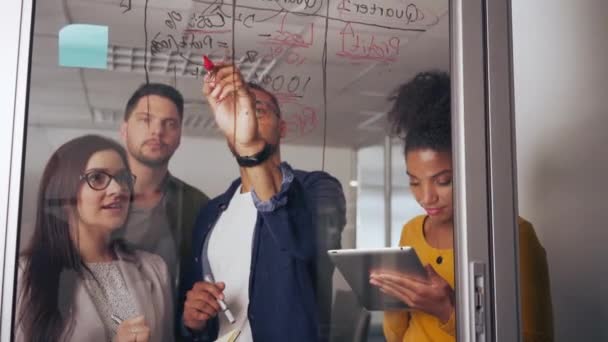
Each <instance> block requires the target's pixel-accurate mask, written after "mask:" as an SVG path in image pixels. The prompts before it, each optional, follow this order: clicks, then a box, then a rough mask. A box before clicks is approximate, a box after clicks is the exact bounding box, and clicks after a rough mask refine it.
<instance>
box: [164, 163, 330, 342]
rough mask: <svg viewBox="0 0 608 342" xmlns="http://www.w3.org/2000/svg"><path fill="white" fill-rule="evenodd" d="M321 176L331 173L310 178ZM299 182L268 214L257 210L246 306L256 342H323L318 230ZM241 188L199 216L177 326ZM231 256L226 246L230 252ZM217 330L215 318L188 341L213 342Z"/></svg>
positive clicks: (216, 200)
mask: <svg viewBox="0 0 608 342" xmlns="http://www.w3.org/2000/svg"><path fill="white" fill-rule="evenodd" d="M321 175H327V174H325V173H319V176H315V175H314V174H313V175H312V176H311V175H310V174H309V175H308V176H311V177H312V179H310V180H311V181H313V182H314V180H315V178H316V177H321ZM298 176H300V177H301V176H303V174H299V175H298ZM327 176H328V177H331V176H329V175H327ZM300 177H294V179H293V181H292V182H291V184H290V185H289V186H288V187H287V188H286V189H283V190H282V191H281V192H280V193H279V194H278V198H275V200H277V201H278V202H283V203H284V205H279V206H278V207H277V208H275V209H274V210H273V211H270V212H263V211H259V210H258V214H257V215H258V216H257V221H256V225H255V229H254V234H253V249H252V256H251V269H250V270H251V271H250V278H249V307H248V317H249V323H250V326H251V332H252V334H253V338H254V340H255V341H264V342H273V341H277V342H279V341H280V342H284V341H295V342H297V341H302V342H315V341H318V340H319V327H318V318H317V307H316V295H315V292H316V290H315V274H316V266H315V259H316V253H317V250H316V229H315V227H314V225H313V219H312V214H311V209H310V201H311V198H310V197H309V196H308V195H307V193H306V192H305V191H304V188H303V186H302V183H301V182H300V181H299V180H298V178H300ZM332 178H333V177H332ZM240 183H241V181H240V179H237V180H236V181H234V182H233V183H232V185H231V186H230V188H228V190H227V191H226V192H225V193H224V194H222V195H220V196H218V197H216V198H214V199H213V200H211V201H210V202H209V203H208V204H207V205H206V206H205V207H204V208H203V209H202V210H201V211H200V213H199V215H198V218H197V221H196V225H195V228H194V231H193V237H192V243H193V245H192V251H193V254H192V260H191V267H190V268H189V272H186V273H185V274H183V275H182V281H181V282H180V284H181V286H180V291H179V297H178V298H179V301H178V310H176V312H177V315H178V317H177V319H178V322H179V325H178V326H183V323H182V321H181V317H182V312H183V305H184V301H185V294H186V293H187V291H188V290H190V289H191V288H192V286H193V285H194V283H196V282H197V281H202V280H203V266H202V260H201V252H202V248H203V243H204V241H205V238H206V237H207V234H208V233H209V231H210V229H211V228H212V227H213V226H214V225H215V224H216V222H217V221H218V219H219V217H220V215H221V214H222V212H223V211H224V210H225V209H226V208H227V207H228V204H229V202H230V200H231V198H232V196H233V194H234V192H235V191H236V189H237V188H238V186H239V185H240ZM338 184H339V183H338ZM285 198H286V201H285ZM229 252H230V251H229V247H227V248H226V253H229ZM218 328H219V324H218V320H217V318H215V319H213V320H210V321H209V322H208V324H207V327H206V329H205V331H204V332H203V333H201V334H192V335H190V334H186V335H187V339H189V340H191V341H214V340H215V339H216V338H217V334H218Z"/></svg>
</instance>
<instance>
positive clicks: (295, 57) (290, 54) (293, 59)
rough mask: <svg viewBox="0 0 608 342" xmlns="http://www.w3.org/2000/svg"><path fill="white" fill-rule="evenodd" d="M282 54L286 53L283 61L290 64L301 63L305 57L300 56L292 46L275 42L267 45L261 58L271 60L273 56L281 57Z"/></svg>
mask: <svg viewBox="0 0 608 342" xmlns="http://www.w3.org/2000/svg"><path fill="white" fill-rule="evenodd" d="M284 54H286V56H285V62H286V63H287V64H290V65H294V66H297V65H302V64H303V63H304V62H305V61H306V57H304V56H302V55H301V54H300V53H298V52H297V51H294V50H293V49H292V48H289V47H285V46H282V45H275V44H273V45H269V46H268V50H267V53H266V54H265V55H263V57H262V58H263V59H265V60H268V61H271V60H273V59H275V58H278V59H280V58H282V57H283V55H284Z"/></svg>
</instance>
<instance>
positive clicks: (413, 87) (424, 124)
mask: <svg viewBox="0 0 608 342" xmlns="http://www.w3.org/2000/svg"><path fill="white" fill-rule="evenodd" d="M389 100H391V101H394V104H393V107H392V108H391V110H390V111H389V113H388V121H389V123H390V130H391V133H392V134H394V135H398V136H400V137H402V138H403V141H404V151H405V153H407V152H408V151H411V150H415V149H422V148H430V149H433V150H436V151H442V152H444V151H451V148H452V134H451V126H452V125H451V115H450V76H449V75H448V74H447V73H446V72H443V71H435V70H433V71H425V72H421V73H419V74H417V75H416V76H414V78H413V79H412V80H410V81H409V82H407V83H405V84H402V85H401V86H400V87H399V88H398V89H397V90H396V91H395V93H394V94H393V95H392V96H391V97H389Z"/></svg>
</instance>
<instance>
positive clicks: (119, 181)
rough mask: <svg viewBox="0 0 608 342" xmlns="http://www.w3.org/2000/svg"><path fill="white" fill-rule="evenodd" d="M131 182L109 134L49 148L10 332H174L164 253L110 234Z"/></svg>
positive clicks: (122, 335)
mask: <svg viewBox="0 0 608 342" xmlns="http://www.w3.org/2000/svg"><path fill="white" fill-rule="evenodd" d="M134 182H135V176H134V175H133V174H131V172H130V170H129V167H128V164H127V156H126V154H125V152H124V150H123V148H122V147H121V146H120V145H119V144H118V143H116V142H114V141H113V140H110V139H106V138H103V137H100V136H95V135H87V136H83V137H79V138H76V139H73V140H71V141H69V142H67V143H65V144H64V145H63V146H61V147H59V149H58V150H57V151H55V153H53V155H52V156H51V158H50V159H49V161H48V163H47V165H46V167H45V169H44V173H43V175H42V179H41V183H40V188H39V192H38V198H37V208H36V221H35V226H34V235H33V237H32V240H31V243H30V245H29V248H28V249H27V251H26V252H24V253H23V255H22V257H21V258H20V260H19V275H18V276H19V278H18V297H17V311H16V319H15V325H16V330H15V340H16V341H115V342H134V341H137V342H148V341H163V342H164V341H171V340H173V337H172V336H173V323H172V322H173V304H172V303H173V302H172V290H171V283H170V280H169V279H170V278H169V273H168V270H167V266H166V265H165V263H164V261H163V260H162V258H161V257H160V256H158V255H155V254H150V253H147V252H143V251H139V250H133V249H131V248H129V247H127V246H126V245H125V244H124V243H122V242H121V241H119V240H115V241H112V239H111V238H110V236H111V233H112V232H113V231H114V230H116V229H118V228H120V227H121V226H122V225H123V224H124V222H125V220H126V218H127V215H128V213H129V205H130V200H131V195H132V189H133V184H134Z"/></svg>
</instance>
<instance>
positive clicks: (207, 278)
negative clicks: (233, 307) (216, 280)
mask: <svg viewBox="0 0 608 342" xmlns="http://www.w3.org/2000/svg"><path fill="white" fill-rule="evenodd" d="M205 281H206V282H208V283H213V280H211V277H210V276H208V275H206V276H205ZM217 302H218V304H219V305H220V309H221V310H222V312H223V313H224V315H226V319H228V322H230V324H234V323H235V322H236V320H235V319H234V316H233V315H232V312H230V309H228V306H227V305H226V303H225V302H224V301H223V300H221V299H219V298H217Z"/></svg>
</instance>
